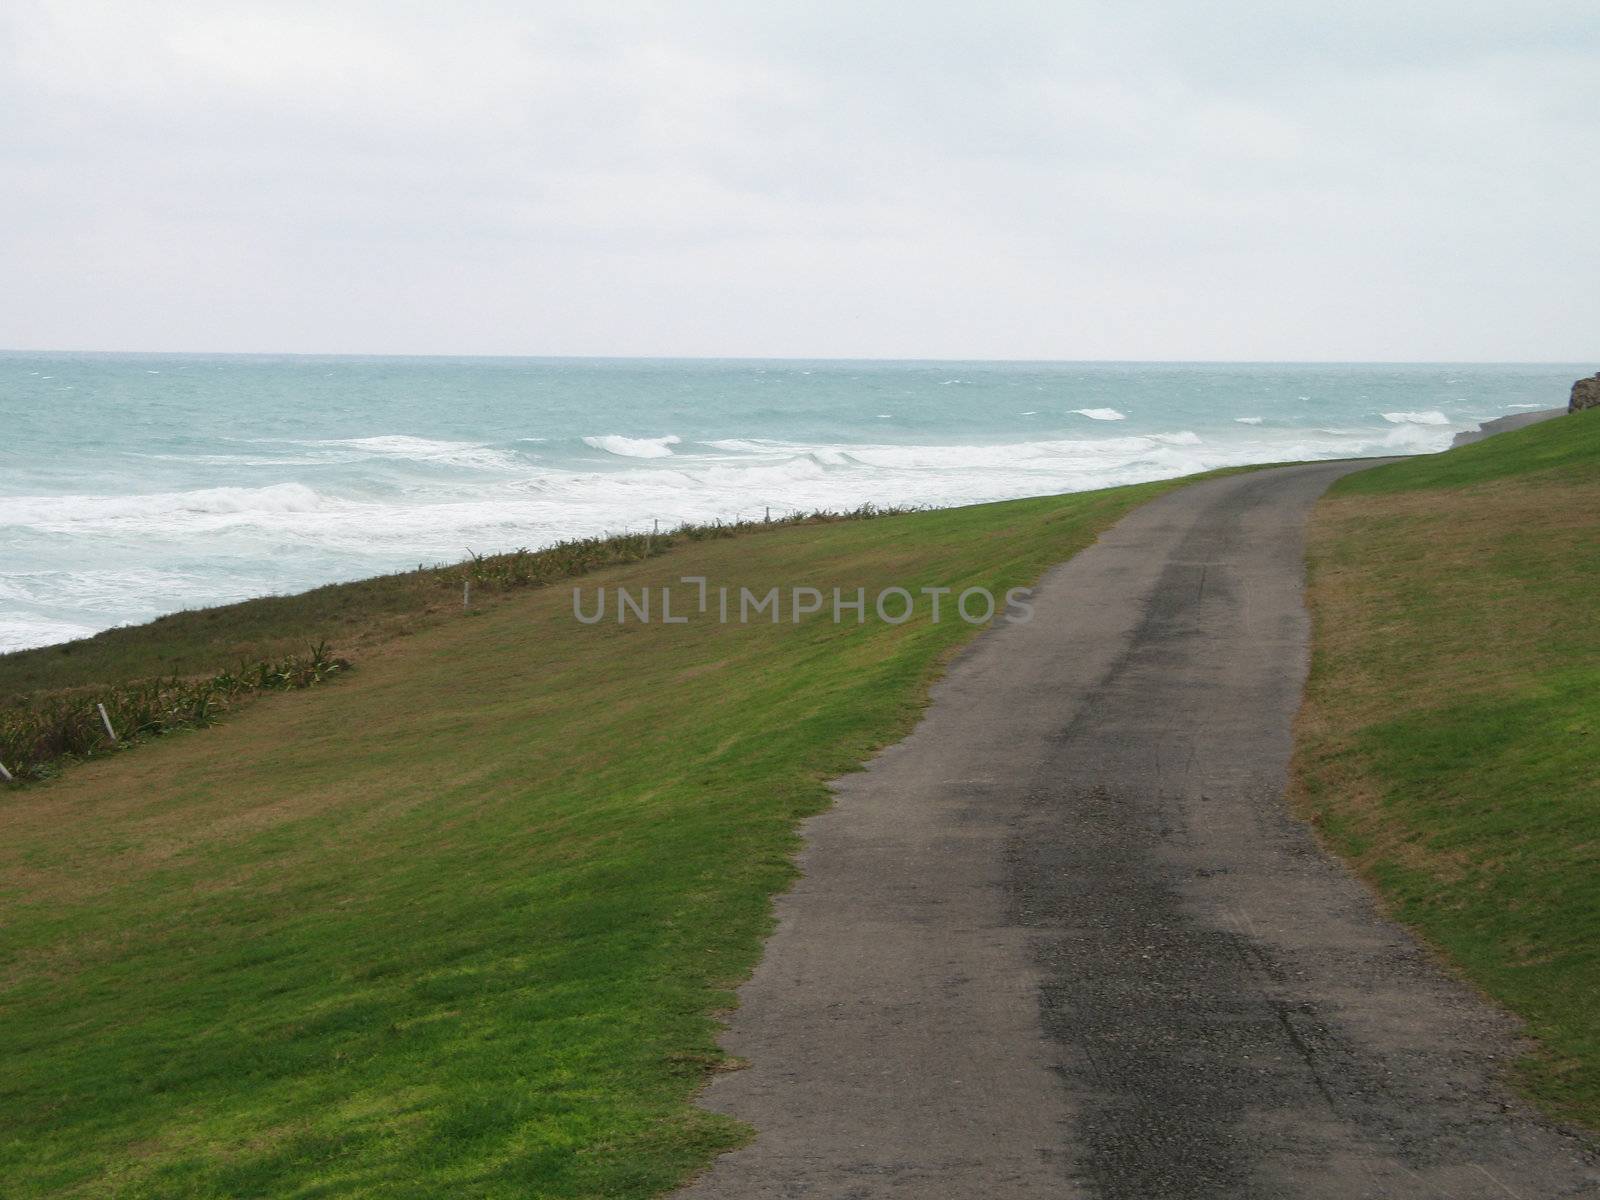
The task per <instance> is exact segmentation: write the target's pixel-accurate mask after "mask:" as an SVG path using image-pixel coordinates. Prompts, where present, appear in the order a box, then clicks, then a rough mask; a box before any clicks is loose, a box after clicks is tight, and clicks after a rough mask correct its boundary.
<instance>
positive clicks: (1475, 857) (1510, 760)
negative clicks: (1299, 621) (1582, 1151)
mask: <svg viewBox="0 0 1600 1200" xmlns="http://www.w3.org/2000/svg"><path fill="white" fill-rule="evenodd" d="M1310 558H1311V591H1310V603H1311V608H1312V614H1313V617H1314V619H1315V629H1316V639H1315V653H1314V657H1313V665H1312V672H1311V679H1310V683H1309V687H1308V693H1307V703H1306V707H1305V710H1304V712H1303V713H1302V716H1301V720H1300V724H1299V727H1298V738H1297V741H1298V745H1299V752H1298V756H1297V760H1296V781H1297V790H1298V793H1299V796H1300V799H1301V802H1302V803H1303V804H1304V806H1305V810H1306V811H1307V812H1308V813H1309V814H1310V815H1312V817H1313V818H1314V819H1315V820H1316V822H1317V823H1318V825H1319V826H1320V827H1321V829H1322V831H1323V833H1324V834H1325V836H1326V837H1327V839H1328V840H1329V842H1330V843H1331V844H1332V845H1333V846H1334V847H1335V848H1337V849H1338V850H1340V851H1341V852H1343V853H1344V854H1346V855H1347V856H1349V857H1350V858H1351V859H1352V860H1353V861H1354V863H1355V864H1356V865H1357V867H1358V868H1359V869H1360V870H1361V871H1362V872H1363V873H1364V874H1365V875H1366V876H1367V878H1368V879H1370V880H1371V881H1372V882H1373V883H1374V884H1376V885H1377V887H1378V888H1379V889H1380V891H1381V892H1382V894H1383V895H1384V896H1385V897H1386V898H1387V900H1388V901H1389V903H1390V905H1391V907H1392V910H1393V911H1394V913H1395V914H1396V915H1397V916H1399V917H1400V918H1401V919H1402V920H1404V921H1406V922H1409V923H1410V924H1412V925H1413V926H1415V927H1416V928H1417V929H1418V930H1420V931H1421V933H1422V934H1423V935H1424V936H1425V937H1426V938H1428V939H1429V940H1431V941H1432V942H1433V944H1434V945H1436V946H1437V947H1439V948H1441V949H1442V950H1443V951H1444V952H1445V953H1446V954H1447V956H1448V957H1449V958H1450V959H1451V960H1452V961H1453V962H1454V963H1455V964H1457V965H1458V966H1459V967H1460V969H1461V970H1462V971H1463V972H1464V973H1465V975H1466V976H1467V977H1468V978H1469V979H1470V980H1472V981H1473V982H1474V983H1475V984H1477V985H1478V986H1479V987H1480V988H1482V989H1483V990H1484V991H1485V992H1487V993H1488V994H1489V995H1490V996H1492V997H1493V998H1494V999H1496V1000H1498V1001H1499V1002H1501V1003H1502V1004H1504V1005H1506V1006H1507V1007H1509V1008H1511V1009H1512V1010H1514V1011H1515V1012H1517V1013H1519V1014H1521V1015H1522V1016H1523V1017H1524V1018H1526V1020H1527V1027H1528V1030H1529V1032H1530V1033H1531V1034H1533V1035H1534V1037H1535V1038H1536V1039H1537V1040H1538V1044H1539V1045H1538V1049H1537V1050H1536V1051H1535V1052H1534V1053H1532V1054H1530V1056H1529V1057H1528V1058H1527V1059H1526V1060H1525V1061H1524V1062H1523V1063H1521V1064H1520V1065H1519V1075H1520V1078H1521V1080H1522V1083H1523V1084H1524V1086H1525V1087H1526V1088H1527V1089H1528V1090H1529V1091H1530V1092H1531V1094H1532V1095H1533V1096H1534V1097H1535V1098H1536V1099H1538V1100H1539V1101H1541V1102H1542V1103H1543V1104H1544V1105H1546V1106H1547V1107H1548V1108H1550V1109H1552V1110H1553V1111H1555V1112H1556V1113H1558V1114H1561V1115H1563V1116H1565V1117H1567V1118H1570V1119H1573V1120H1577V1121H1581V1122H1584V1123H1587V1124H1589V1125H1592V1126H1600V1021H1596V1019H1595V1011H1596V997H1600V613H1597V609H1596V603H1595V597H1596V585H1597V583H1600V412H1588V413H1581V414H1576V415H1572V416H1566V417H1562V418H1559V419H1557V420H1555V421H1551V422H1548V423H1546V424H1543V425H1537V426H1534V427H1531V428H1528V429H1524V430H1519V431H1516V432H1512V433H1504V434H1500V435H1498V436H1496V437H1493V438H1490V439H1488V440H1486V441H1483V442H1479V443H1477V444H1475V445H1471V446H1466V447H1463V448H1461V449H1459V450H1454V451H1451V452H1450V453H1448V454H1443V455H1438V456H1432V457H1427V458H1418V459H1411V460H1407V461H1405V462H1401V463H1397V464H1394V465H1391V466H1384V467H1379V468H1376V469H1374V470H1371V471H1365V472H1361V473H1359V474H1356V475H1352V476H1349V477H1348V478H1346V479H1344V480H1343V481H1341V482H1340V483H1339V484H1337V485H1336V486H1335V488H1334V489H1333V491H1332V492H1331V493H1330V495H1329V496H1328V497H1327V498H1325V499H1324V500H1323V502H1322V503H1321V505H1320V506H1319V507H1318V509H1317V510H1316V513H1315V516H1314V518H1313V521H1312V528H1311V545H1310Z"/></svg>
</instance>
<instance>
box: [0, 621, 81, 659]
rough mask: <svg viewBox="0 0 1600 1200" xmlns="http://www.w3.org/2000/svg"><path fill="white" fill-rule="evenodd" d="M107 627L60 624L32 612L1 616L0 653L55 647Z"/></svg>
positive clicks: (71, 622)
mask: <svg viewBox="0 0 1600 1200" xmlns="http://www.w3.org/2000/svg"><path fill="white" fill-rule="evenodd" d="M103 628H105V626H103V625H83V624H80V623H78V622H75V621H61V620H57V619H56V618H54V617H40V616H34V615H32V614H31V613H19V612H5V613H0V654H6V653H9V652H10V651H12V650H26V649H27V648H28V647H29V646H52V645H54V644H55V643H56V642H70V641H73V640H74V639H76V638H83V637H88V636H90V635H91V634H93V633H97V632H98V631H99V630H101V629H103Z"/></svg>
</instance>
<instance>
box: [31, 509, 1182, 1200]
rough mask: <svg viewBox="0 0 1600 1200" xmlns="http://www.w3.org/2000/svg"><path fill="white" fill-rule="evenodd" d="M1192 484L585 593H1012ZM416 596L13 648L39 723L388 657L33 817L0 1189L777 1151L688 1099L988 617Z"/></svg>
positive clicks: (575, 1173)
mask: <svg viewBox="0 0 1600 1200" xmlns="http://www.w3.org/2000/svg"><path fill="white" fill-rule="evenodd" d="M1168 486H1171V485H1168V484H1156V485H1148V486H1143V487H1136V488H1124V489H1115V490H1111V491H1105V492H1098V493H1089V494H1082V495H1074V496H1063V497H1052V498H1047V499H1039V500H1028V501H1021V502H1016V503H1009V504H999V505H985V506H980V507H973V508H965V509H954V510H944V511H938V512H930V513H919V514H911V515H903V516H894V517H889V518H885V519H881V520H873V521H860V522H846V523H840V524H826V525H801V526H795V527H791V528H784V529H777V530H772V531H766V532H759V533H751V534H749V535H747V536H741V537H736V538H731V539H722V540H715V541H706V542H699V543H691V544H687V545H683V546H680V547H678V548H676V549H674V550H672V551H670V552H669V553H667V554H665V555H662V556H659V557H655V558H650V559H647V560H645V561H642V562H636V563H632V564H627V565H622V566H616V567H611V568H604V569H602V570H600V571H598V572H597V573H593V574H590V575H587V576H586V577H584V578H583V579H582V580H581V581H580V582H581V583H582V584H583V586H584V587H585V588H586V589H588V590H589V591H588V594H589V595H590V596H591V597H592V595H593V591H592V589H593V588H595V587H597V586H599V585H602V584H604V585H607V586H615V585H618V584H621V585H626V586H628V587H630V588H634V589H637V588H638V587H639V586H640V585H650V586H653V587H654V586H660V585H662V584H666V583H670V582H673V581H675V580H676V579H677V578H678V577H679V576H682V575H703V576H707V577H709V578H710V580H712V582H713V584H716V583H727V584H729V585H732V586H734V587H737V586H739V585H746V586H749V587H751V588H752V589H753V590H757V591H765V590H766V589H767V588H768V587H771V586H786V587H787V586H805V585H814V586H817V587H820V588H823V589H831V588H832V587H834V586H839V587H842V588H845V589H853V588H855V587H857V586H862V587H865V588H866V589H867V591H868V594H869V595H870V594H872V593H874V592H875V591H876V590H877V589H879V588H882V587H886V586H891V585H900V586H904V587H908V588H912V589H916V588H918V587H921V586H925V585H928V586H931V585H945V586H952V587H956V588H958V589H959V588H961V587H964V586H969V585H982V586H986V587H990V588H993V589H997V590H998V589H1003V588H1006V587H1010V586H1014V585H1019V584H1026V583H1029V582H1031V581H1032V580H1033V579H1035V578H1036V577H1037V576H1038V575H1039V574H1040V573H1041V572H1042V571H1043V569H1045V568H1046V567H1047V566H1049V565H1051V564H1053V563H1055V562H1058V561H1060V560H1062V559H1064V558H1066V557H1068V556H1070V555H1071V554H1072V553H1073V552H1075V551H1076V550H1078V549H1079V548H1081V547H1083V546H1085V545H1087V544H1088V543H1089V542H1090V541H1092V540H1093V538H1094V537H1095V535H1096V534H1097V532H1098V531H1100V530H1101V529H1103V528H1105V527H1106V526H1107V525H1109V524H1110V523H1111V522H1112V521H1114V520H1115V519H1116V518H1117V517H1118V516H1120V515H1121V514H1122V513H1123V512H1125V511H1127V509H1128V508H1130V507H1131V506H1132V505H1134V504H1136V503H1138V502H1140V501H1141V500H1143V499H1145V498H1147V497H1149V496H1152V495H1154V494H1156V493H1157V492H1159V491H1161V490H1163V489H1164V488H1165V487H1168ZM417 586H418V585H417V584H416V583H415V581H411V580H409V579H408V578H407V577H402V578H400V579H399V580H397V581H388V582H384V581H378V582H375V583H372V584H369V585H357V586H354V587H352V588H349V589H345V590H341V589H338V588H332V589H322V590H321V591H320V592H318V593H313V594H312V595H311V596H310V597H309V598H290V599H281V600H272V601H262V602H256V603H254V604H249V605H242V606H230V607H229V608H228V609H223V610H213V611H212V612H211V613H209V614H207V613H201V614H186V615H184V616H181V617H178V618H172V619H170V620H168V621H164V622H158V623H155V624H153V625H149V626H144V627H141V628H139V629H132V630H124V631H120V632H118V633H117V634H115V635H108V636H102V638H100V639H96V641H95V642H94V643H89V644H85V643H80V644H79V645H78V646H77V647H76V648H75V652H74V653H63V652H62V651H59V650H54V651H48V652H33V653H30V654H27V655H18V656H10V657H9V658H7V659H0V695H4V694H15V693H17V692H25V691H26V692H32V691H37V690H39V689H41V688H49V687H52V686H64V685H76V684H86V683H89V682H93V681H98V682H104V681H106V679H107V678H108V676H110V675H113V674H115V673H116V672H119V671H120V672H130V671H138V670H148V669H156V670H173V669H193V670H207V669H214V668H215V666H217V665H225V663H224V664H216V663H215V662H214V661H212V660H210V658H209V657H208V656H209V655H210V654H211V653H213V652H214V651H215V650H217V649H226V651H227V652H228V654H230V655H232V654H234V653H236V652H238V651H239V650H240V649H241V648H244V649H246V650H247V651H248V652H251V653H260V652H264V651H265V650H266V649H270V648H271V647H274V646H277V645H279V644H280V643H282V644H287V642H286V641H285V639H288V640H292V641H294V642H296V643H299V642H303V641H304V640H306V639H308V638H310V637H314V636H319V635H321V636H328V637H329V638H330V639H331V640H333V641H334V642H335V645H336V648H337V649H338V650H340V651H341V652H348V651H349V650H350V649H351V641H352V638H354V640H355V641H356V642H357V643H358V645H359V648H360V652H359V653H357V654H356V655H355V657H356V660H357V665H356V669H355V670H354V671H353V672H352V673H351V674H349V675H348V676H347V677H341V678H340V679H339V680H338V681H336V682H333V683H330V684H328V685H326V686H323V687H320V688H316V689H313V690H310V691H303V692H293V693H280V694H272V695H268V696H265V697H263V698H261V699H258V700H255V701H254V702H252V703H251V704H250V705H249V706H248V707H247V708H245V709H243V710H241V711H239V712H237V713H235V714H233V715H232V716H230V717H229V718H228V719H227V720H226V721H225V722H224V723H223V724H221V725H218V726H215V727H213V728H210V729H206V730H200V731H194V732H185V733H177V734H173V735H171V736H168V737H164V738H160V739H158V740H155V741H152V742H150V743H148V744H146V745H143V746H140V747H139V748H137V749H135V750H133V751H131V752H128V753H120V754H114V755H111V756H109V757H105V758H96V759H91V760H89V761H87V762H83V763H79V764H76V765H73V766H71V767H69V769H68V770H67V771H66V772H65V774H64V776H63V777H62V778H60V779H58V780H54V781H51V782H47V783H43V784H37V785H30V786H28V787H26V788H20V789H10V790H0V819H3V822H4V827H5V831H6V836H5V837H4V838H3V839H0V1056H3V1061H4V1063H5V1070H4V1072H3V1073H0V1180H3V1181H4V1182H3V1186H0V1192H3V1193H4V1194H5V1195H6V1196H8V1197H26V1196H44V1195H50V1196H76V1197H88V1196H112V1195H115V1196H119V1197H152V1198H154V1197H160V1198H161V1200H176V1198H180V1197H222V1196H227V1197H244V1196H271V1197H280V1198H281V1197H333V1196H339V1197H347V1196H378V1195H381V1196H384V1197H391V1198H392V1197H408V1196H410V1197H417V1198H418V1200H423V1198H426V1200H434V1198H436V1197H439V1196H452V1195H454V1196H474V1197H500V1196H503V1197H513V1196H515V1197H519V1198H525V1197H528V1196H600V1195H603V1196H609V1197H628V1196H647V1195H652V1194H654V1193H656V1192H659V1191H661V1190H663V1189H664V1188H666V1187H668V1186H670V1185H672V1184H673V1183H675V1182H676V1181H678V1180H679V1179H681V1178H682V1177H683V1176H684V1175H685V1174H686V1173H687V1172H689V1171H691V1170H692V1169H694V1168H695V1167H697V1166H699V1165H701V1164H703V1163H705V1162H706V1161H707V1160H708V1159H709V1157H710V1156H711V1155H712V1154H714V1153H715V1152H716V1151H718V1150H720V1149H722V1148H724V1147H727V1146H729V1145H732V1144H735V1143H737V1142H739V1141H740V1140H741V1139H742V1138H743V1137H744V1136H745V1131H743V1130H742V1129H740V1128H738V1127H736V1126H734V1125H733V1124H731V1123H730V1122H728V1121H726V1120H724V1119H721V1118H717V1117H713V1116H711V1115H708V1114H705V1113H703V1112H700V1111H698V1110H696V1109H694V1108H692V1107H690V1106H689V1104H688V1101H689V1099H690V1097H691V1096H692V1094H693V1093H694V1091H695V1090H696V1089H697V1088H698V1087H699V1086H700V1084H701V1082H702V1081H703V1079H704V1078H705V1075H706V1072H707V1071H710V1070H714V1069H716V1068H717V1067H718V1066H720V1065H722V1060H721V1056H720V1054H719V1051H718V1050H717V1047H716V1045H715V1042H714V1030H715V1023H714V1014H715V1012H716V1011H717V1010H719V1009H721V1008H725V1007H726V1006H728V1005H729V1004H730V1003H731V1002H732V993H731V989H732V987H733V986H734V985H735V984H736V983H737V982H738V981H739V980H740V979H741V978H742V977H743V976H744V975H745V974H746V973H747V972H748V970H749V968H750V967H751V965H752V964H753V962H754V961H755V957H756V955H757V953H758V950H759V946H760V942H761V939H762V937H763V935H764V934H765V933H766V931H767V929H768V926H769V912H768V901H769V898H770V897H771V895H772V894H773V892H774V891H775V890H777V889H779V888H781V887H783V886H784V885H785V883H786V881H787V880H788V879H789V878H790V875H791V871H792V868H791V866H790V863H789V855H790V853H791V851H792V850H793V848H794V844H795V843H794V828H795V822H796V821H797V819H798V818H799V817H801V816H803V815H805V814H808V813H812V812H815V811H817V810H818V809H819V808H820V807H821V806H822V805H823V804H824V803H825V802H826V793H825V789H824V781H825V780H826V779H828V778H829V777H831V776H835V775H837V774H840V773H842V772H845V771H848V770H850V769H851V768H852V767H854V766H856V765H857V764H859V763H860V762H861V761H863V759H864V758H866V757H867V756H868V755H869V754H870V753H871V751H872V750H873V749H874V748H875V747H878V746H880V745H883V744H885V743H887V742H889V741H892V740H894V739H896V738H897V737H899V736H900V735H901V734H903V733H904V732H905V731H906V730H907V729H908V728H909V726H910V724H911V723H912V721H913V720H914V719H915V716H916V713H917V711H918V708H919V706H920V704H921V703H922V701H923V698H924V695H925V689H926V687H927V685H928V683H929V682H930V680H931V678H932V677H933V675H934V673H935V672H936V670H937V668H938V665H939V663H940V662H941V661H942V660H943V659H944V657H945V656H946V655H948V654H949V653H950V652H951V651H952V650H954V649H955V648H956V647H957V646H958V645H959V644H960V643H961V642H962V641H964V640H965V639H966V638H967V637H968V636H970V634H971V632H972V631H971V629H970V627H968V626H966V625H964V624H962V623H960V622H958V621H953V620H951V619H950V617H949V616H948V614H947V615H946V618H945V620H944V621H943V622H941V623H940V624H937V625H934V624H930V623H929V622H927V621H926V620H920V619H919V620H916V621H913V622H911V623H908V624H905V625H901V626H893V625H886V624H882V623H878V622H870V623H868V624H866V625H862V626H856V625H853V624H845V625H834V624H833V623H831V621H825V620H822V619H819V618H811V619H808V620H806V621H803V622H802V623H800V624H791V623H788V622H787V621H786V622H785V623H783V624H778V625H772V624H767V623H761V624H751V625H748V626H739V625H727V626H723V625H717V624H710V623H704V622H696V623H692V624H688V625H663V624H659V623H655V624H649V625H640V624H636V623H629V624H626V625H618V624H615V623H612V622H607V623H604V624H599V625H594V626H583V625H579V624H578V623H577V622H575V621H574V620H573V617H572V615H571V599H570V589H569V587H567V586H556V587H550V588H543V589H537V590H524V591H518V592H510V593H506V594H505V595H502V596H500V597H497V598H492V599H490V598H486V599H485V601H484V602H483V607H481V608H479V609H478V610H476V611H474V612H472V613H470V614H462V613H461V611H460V608H459V602H457V606H456V607H455V608H454V609H453V610H448V611H447V608H446V607H441V606H440V605H439V604H438V603H436V601H437V596H436V594H435V597H434V600H432V601H430V600H428V599H427V596H426V595H423V596H422V598H421V599H420V600H419V599H418V595H419V593H417V592H416V588H417ZM341 600H342V601H343V602H341ZM430 605H431V607H430ZM327 624H335V625H336V626H337V627H336V628H333V629H328V628H326V625H327ZM340 630H345V631H346V632H347V634H348V636H346V635H342V634H341V632H340ZM399 632H409V633H410V636H405V637H398V636H393V635H394V634H396V633H399ZM383 634H387V635H389V636H387V640H384V638H383V637H382V636H380V635H383ZM208 648H212V649H209V650H208Z"/></svg>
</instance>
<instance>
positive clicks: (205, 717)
mask: <svg viewBox="0 0 1600 1200" xmlns="http://www.w3.org/2000/svg"><path fill="white" fill-rule="evenodd" d="M349 668H350V663H349V662H348V661H346V660H345V659H342V658H336V657H335V656H334V655H333V654H332V652H331V651H330V650H329V649H328V645H327V643H326V642H321V643H318V644H317V645H315V646H312V647H311V648H310V649H309V651H308V652H307V653H305V654H296V655H290V656H288V657H286V658H282V659H278V660H268V659H262V660H260V661H258V662H253V663H252V662H243V663H240V664H239V665H238V666H237V667H235V668H233V669H231V670H226V671H221V672H219V673H217V674H216V675H213V676H211V677H209V678H206V679H182V678H178V677H176V676H174V677H172V678H169V679H151V680H144V681H140V682H136V683H126V684H119V685H115V686H112V687H105V688H101V689H98V690H94V691H88V692H80V693H77V694H74V695H66V696H56V697H53V698H50V699H48V700H45V701H44V702H42V703H40V704H38V705H35V706H29V705H26V704H18V705H14V706H11V707H8V708H5V709H0V763H4V764H5V765H6V766H7V768H8V769H9V770H10V772H11V774H12V775H13V776H15V777H16V779H17V780H19V781H20V780H25V779H44V778H47V777H49V776H50V775H53V774H54V773H55V772H56V771H57V770H59V768H60V765H61V764H62V763H63V761H67V760H72V759H83V758H90V757H92V756H94V755H97V754H105V753H107V752H109V751H112V750H116V749H121V748H123V747H126V746H129V745H134V744H137V743H138V742H141V741H145V740H147V739H149V738H152V737H159V736H160V735H161V734H164V733H173V732H175V731H177V730H179V729H197V728H200V727H202V726H205V725H210V724H211V723H212V722H213V721H215V720H216V719H217V717H219V716H220V715H221V714H222V713H224V712H226V711H227V710H228V709H229V708H231V707H232V706H233V705H234V704H235V703H236V702H237V701H238V700H239V699H240V698H242V697H245V696H249V695H252V694H254V693H256V692H265V691H286V690H290V689H294V688H306V687H311V686H313V685H314V684H318V683H321V682H322V681H323V680H325V679H327V678H328V677H329V676H330V675H333V674H335V673H336V672H339V671H346V670H349ZM102 705H103V706H104V708H105V714H106V715H105V718H104V719H102V718H101V715H100V710H101V706H102ZM106 721H109V722H110V723H111V728H112V729H114V730H116V734H117V736H116V737H115V738H113V737H112V736H111V733H110V732H109V731H108V730H107V729H106Z"/></svg>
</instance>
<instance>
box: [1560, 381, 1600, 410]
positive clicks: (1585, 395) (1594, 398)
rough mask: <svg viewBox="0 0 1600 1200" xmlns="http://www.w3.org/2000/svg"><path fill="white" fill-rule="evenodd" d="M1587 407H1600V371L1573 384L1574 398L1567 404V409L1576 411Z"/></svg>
mask: <svg viewBox="0 0 1600 1200" xmlns="http://www.w3.org/2000/svg"><path fill="white" fill-rule="evenodd" d="M1585 408H1600V371H1597V372H1595V374H1594V376H1593V377H1592V378H1590V379H1580V380H1578V382H1577V383H1575V384H1573V385H1572V400H1571V401H1570V402H1569V403H1568V404H1567V411H1568V412H1569V413H1575V412H1578V411H1579V410H1580V409H1585Z"/></svg>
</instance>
